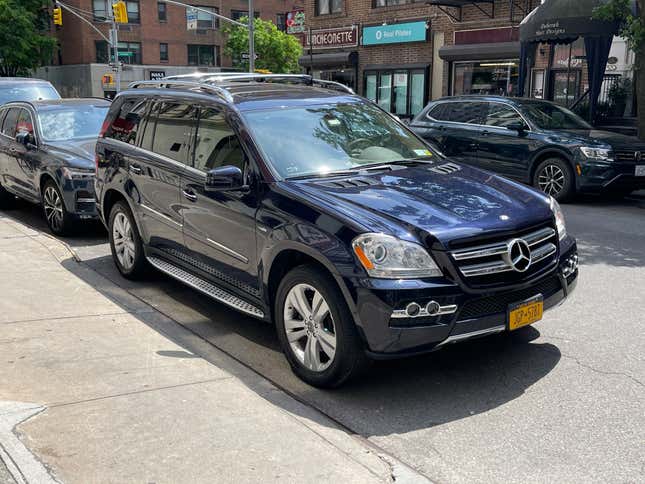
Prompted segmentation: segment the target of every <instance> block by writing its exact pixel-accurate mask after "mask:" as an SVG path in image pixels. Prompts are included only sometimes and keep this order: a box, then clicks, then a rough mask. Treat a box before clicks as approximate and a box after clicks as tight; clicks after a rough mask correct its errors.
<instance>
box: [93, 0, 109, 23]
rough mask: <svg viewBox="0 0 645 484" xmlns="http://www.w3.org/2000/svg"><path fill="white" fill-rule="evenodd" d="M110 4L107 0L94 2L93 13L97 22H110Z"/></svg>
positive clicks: (94, 0) (95, 0)
mask: <svg viewBox="0 0 645 484" xmlns="http://www.w3.org/2000/svg"><path fill="white" fill-rule="evenodd" d="M107 9H108V2H107V0H92V13H93V14H94V21H95V22H105V21H107V20H108V11H107Z"/></svg>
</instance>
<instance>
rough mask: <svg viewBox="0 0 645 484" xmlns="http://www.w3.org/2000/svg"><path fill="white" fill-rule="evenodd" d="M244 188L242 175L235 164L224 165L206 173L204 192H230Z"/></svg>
mask: <svg viewBox="0 0 645 484" xmlns="http://www.w3.org/2000/svg"><path fill="white" fill-rule="evenodd" d="M243 188H244V175H243V174H242V170H240V169H239V168H238V167H237V166H232V165H226V166H220V167H219V168H214V169H212V170H210V171H209V172H208V173H206V183H205V184H204V191H206V192H230V191H233V190H240V189H243Z"/></svg>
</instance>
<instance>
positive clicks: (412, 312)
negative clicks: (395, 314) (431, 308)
mask: <svg viewBox="0 0 645 484" xmlns="http://www.w3.org/2000/svg"><path fill="white" fill-rule="evenodd" d="M420 312H421V306H419V305H418V304H417V303H415V302H411V303H410V304H408V305H407V306H406V307H405V314H407V315H408V316H409V317H411V318H416V317H417V316H418V315H419V313H420Z"/></svg>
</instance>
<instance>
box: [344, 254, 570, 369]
mask: <svg viewBox="0 0 645 484" xmlns="http://www.w3.org/2000/svg"><path fill="white" fill-rule="evenodd" d="M577 277H578V268H577V249H576V246H575V243H574V244H573V245H572V246H571V247H570V248H569V249H568V250H567V251H566V252H564V253H563V254H562V255H561V256H560V260H559V263H558V266H557V268H556V270H554V271H551V272H550V273H549V274H547V275H545V276H543V277H541V278H540V279H538V280H535V281H532V282H531V283H530V284H528V285H526V286H524V287H520V288H515V289H513V290H496V291H493V292H490V293H484V294H468V293H465V292H464V291H463V290H462V289H461V288H460V287H459V286H457V285H452V284H426V285H425V287H419V286H420V281H384V280H381V281H375V280H372V279H370V280H368V281H365V280H363V281H361V282H358V281H355V282H357V284H355V285H354V292H355V295H356V314H355V316H356V319H357V324H358V327H359V328H360V330H361V332H362V336H363V338H364V340H365V343H366V347H367V348H366V351H367V353H368V354H369V355H370V356H371V357H372V358H375V359H384V358H396V357H400V356H409V355H414V354H421V353H427V352H430V351H433V350H435V349H437V348H438V347H441V346H443V345H446V344H448V343H454V342H458V341H462V340H465V339H469V338H472V337H477V336H483V335H486V334H492V333H498V332H502V331H506V330H507V308H508V306H509V305H510V304H512V303H516V302H520V301H524V300H526V299H529V298H531V297H533V296H536V295H538V294H542V296H543V300H544V309H545V310H547V309H550V308H553V307H555V306H557V305H559V304H560V303H562V302H563V301H564V300H565V299H566V298H567V296H568V295H569V294H571V292H572V291H573V290H574V289H575V286H576V283H577ZM415 286H416V287H415ZM410 301H415V302H417V303H419V304H420V305H421V306H422V307H424V305H425V304H427V303H428V302H429V301H436V302H438V303H439V305H440V306H441V307H444V308H450V306H453V305H456V306H457V309H456V311H454V312H452V313H450V312H449V313H448V314H441V313H440V314H438V315H436V316H429V315H427V314H425V313H423V314H422V315H420V316H418V317H414V318H403V317H396V316H397V315H398V316H400V313H398V314H397V311H400V310H401V309H402V308H404V307H405V306H406V305H407V304H408V303H409V302H410ZM393 314H394V315H395V317H393Z"/></svg>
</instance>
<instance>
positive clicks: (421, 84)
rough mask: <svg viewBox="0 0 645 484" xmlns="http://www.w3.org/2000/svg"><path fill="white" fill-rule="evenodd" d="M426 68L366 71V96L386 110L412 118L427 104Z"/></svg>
mask: <svg viewBox="0 0 645 484" xmlns="http://www.w3.org/2000/svg"><path fill="white" fill-rule="evenodd" d="M425 91H426V72H425V70H424V69H394V70H387V71H369V72H366V73H365V97H366V98H367V99H370V100H371V101H374V102H376V103H377V104H378V105H379V106H381V107H382V108H383V109H385V110H386V111H389V112H391V113H394V114H396V115H397V116H400V117H402V118H411V117H414V116H415V115H416V114H418V113H419V112H420V111H421V110H422V109H423V107H424V106H425V100H426V95H425Z"/></svg>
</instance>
